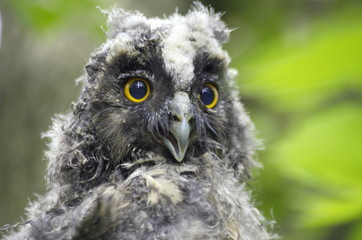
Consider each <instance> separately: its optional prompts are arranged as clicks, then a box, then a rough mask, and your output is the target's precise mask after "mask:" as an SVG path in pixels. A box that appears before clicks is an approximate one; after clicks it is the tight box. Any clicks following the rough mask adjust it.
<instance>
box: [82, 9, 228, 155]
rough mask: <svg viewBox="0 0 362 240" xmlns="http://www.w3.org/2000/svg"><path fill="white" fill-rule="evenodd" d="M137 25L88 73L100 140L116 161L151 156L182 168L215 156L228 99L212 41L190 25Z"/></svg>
mask: <svg viewBox="0 0 362 240" xmlns="http://www.w3.org/2000/svg"><path fill="white" fill-rule="evenodd" d="M138 17H139V18H137V19H131V20H129V21H130V23H128V24H127V25H125V27H124V29H121V30H119V31H117V32H115V33H113V35H112V38H111V39H110V40H109V41H108V42H107V43H106V44H105V45H104V46H103V47H102V48H101V50H100V52H99V53H98V54H97V55H95V56H94V57H93V59H92V61H91V63H90V64H89V65H88V66H87V70H88V75H89V78H88V83H87V84H88V86H89V88H90V89H92V92H93V94H92V95H91V96H87V98H88V99H87V101H88V102H90V103H91V105H90V108H91V109H94V111H93V112H94V115H93V123H94V127H95V128H96V133H97V138H98V139H100V140H101V141H102V142H103V145H104V146H107V148H109V151H110V153H111V155H112V158H113V159H114V158H115V159H119V160H122V159H123V160H124V159H127V158H128V160H132V158H135V157H136V158H140V157H145V154H146V153H150V152H153V153H156V154H158V155H162V156H166V157H167V158H169V159H173V160H176V161H177V162H181V161H183V160H184V159H187V158H190V157H197V156H199V155H200V154H202V153H203V152H205V151H207V150H209V149H210V148H220V146H221V144H220V142H222V141H224V137H225V135H226V132H227V124H226V123H227V120H226V115H227V111H228V108H229V104H228V103H229V102H230V98H229V96H228V91H229V90H228V89H227V88H228V86H227V82H226V81H225V79H226V78H227V73H228V72H227V65H228V56H227V55H226V53H225V52H224V51H223V50H222V49H221V46H220V42H219V40H218V39H217V38H216V37H215V36H214V34H215V33H214V32H213V31H212V29H204V28H202V27H199V26H197V21H196V22H194V21H193V19H191V17H190V18H185V17H182V18H181V17H180V18H179V19H172V20H155V21H150V20H146V19H145V18H144V17H143V16H138ZM176 20H177V21H176ZM122 21H123V22H127V19H123V20H122ZM131 23H132V24H131ZM128 25H130V26H128ZM221 140H222V141H221ZM123 160H122V161H123Z"/></svg>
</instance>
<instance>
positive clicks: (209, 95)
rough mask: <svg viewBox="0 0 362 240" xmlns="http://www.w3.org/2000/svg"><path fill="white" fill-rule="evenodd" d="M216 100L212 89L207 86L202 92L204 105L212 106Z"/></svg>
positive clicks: (201, 97)
mask: <svg viewBox="0 0 362 240" xmlns="http://www.w3.org/2000/svg"><path fill="white" fill-rule="evenodd" d="M214 98H215V94H214V91H213V90H212V89H211V87H208V86H206V87H204V88H203V89H202V90H201V94H200V99H201V102H202V103H203V104H205V105H210V104H211V103H212V102H213V101H214Z"/></svg>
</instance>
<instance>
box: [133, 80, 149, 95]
mask: <svg viewBox="0 0 362 240" xmlns="http://www.w3.org/2000/svg"><path fill="white" fill-rule="evenodd" d="M129 92H130V94H131V96H132V97H134V98H136V99H142V98H144V97H145V96H146V94H147V86H146V84H145V83H144V82H142V81H140V80H137V81H134V82H133V83H132V84H131V86H130V88H129Z"/></svg>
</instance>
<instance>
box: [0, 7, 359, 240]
mask: <svg viewBox="0 0 362 240" xmlns="http://www.w3.org/2000/svg"><path fill="white" fill-rule="evenodd" d="M201 2H203V3H204V4H206V5H209V4H210V5H212V6H213V7H214V8H215V9H216V10H217V11H220V12H225V15H224V16H223V20H224V21H225V22H226V23H227V24H228V26H229V27H230V28H236V30H234V31H233V32H232V34H231V41H230V42H229V43H227V44H226V45H225V48H226V49H227V50H228V51H229V53H230V55H231V57H232V59H233V62H232V67H233V68H236V69H238V71H239V76H238V83H239V86H240V92H241V96H242V101H243V102H244V103H245V105H246V108H247V110H248V112H250V114H251V117H252V119H253V120H254V122H255V123H256V126H257V129H258V130H259V133H258V135H259V138H261V139H264V144H265V150H264V151H262V152H260V153H259V159H260V161H261V162H262V163H263V164H264V169H262V170H261V171H258V172H256V173H255V174H254V175H255V177H256V180H254V181H252V182H251V183H250V187H251V188H253V189H255V190H254V191H253V194H254V199H255V202H256V204H257V205H258V207H259V208H260V209H261V210H262V211H263V213H264V214H265V215H266V216H267V217H268V218H269V219H275V220H276V224H275V231H276V232H277V233H279V234H280V235H281V236H283V238H284V239H287V240H288V239H293V240H298V239H310V240H314V239H318V240H319V239H322V240H335V239H343V240H344V239H346V240H359V239H362V126H361V125H362V1H360V0H354V1H353V0H256V1H250V0H239V1H236V0H235V1H220V0H213V1H212V0H209V1H201ZM190 3H191V1H189V0H187V1H186V0H183V1H181V0H168V1H162V0H154V1H145V0H144V1H141V0H123V1H115V0H103V1H96V0H78V1H74V0H51V1H49V0H48V1H46V0H1V1H0V13H1V18H2V21H1V22H2V34H1V35H2V38H1V47H0V152H1V155H0V226H2V225H4V224H6V223H9V224H14V223H16V222H19V221H20V220H21V217H22V216H24V207H25V206H26V205H27V203H28V202H29V199H30V200H34V199H36V196H35V194H34V193H38V194H42V193H44V192H45V182H44V171H45V165H46V162H45V161H44V160H43V151H44V150H45V143H44V141H43V140H41V138H40V133H41V132H44V131H46V130H47V129H48V127H49V125H50V122H51V121H50V119H51V117H52V116H54V114H55V113H59V112H65V111H67V109H68V108H69V106H70V103H71V101H73V100H75V98H76V96H77V95H78V94H79V91H80V86H75V83H74V79H76V78H77V77H78V76H80V75H81V74H82V73H83V66H84V65H85V63H86V62H87V58H88V57H89V54H90V52H91V51H93V50H94V49H95V48H96V47H97V46H99V45H100V44H101V43H102V42H103V41H104V40H105V36H104V34H103V31H102V28H101V26H102V25H103V26H104V24H105V18H104V16H103V15H102V14H101V13H100V11H99V10H98V9H96V6H100V7H101V8H109V7H111V6H114V5H115V4H118V5H119V6H121V7H123V8H125V9H130V10H132V9H138V10H140V11H141V12H143V13H145V15H146V16H149V17H151V16H162V15H163V14H171V13H172V12H174V10H175V8H176V7H178V9H179V11H180V12H181V13H185V12H186V11H187V9H188V7H189V5H190ZM104 27H105V26H104ZM0 235H1V234H0Z"/></svg>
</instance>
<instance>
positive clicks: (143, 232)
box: [73, 164, 261, 239]
mask: <svg viewBox="0 0 362 240" xmlns="http://www.w3.org/2000/svg"><path fill="white" fill-rule="evenodd" d="M210 166H211V165H209V166H206V165H204V164H202V165H199V166H197V165H189V166H188V165H183V166H180V165H177V166H170V165H162V164H160V165H157V166H154V167H150V168H146V167H141V168H139V169H137V170H136V171H135V172H134V173H132V174H131V175H130V176H129V177H128V178H127V179H126V180H125V181H124V182H122V183H117V184H112V185H109V184H104V185H101V186H99V187H98V189H97V191H96V192H95V195H94V196H93V197H92V198H91V199H92V200H85V201H84V202H85V203H83V205H84V206H83V207H82V209H89V210H88V211H84V215H83V216H82V217H80V218H79V219H80V221H79V223H78V226H77V227H75V231H74V233H75V234H76V235H75V236H78V238H80V239H83V238H84V236H88V235H89V234H90V233H91V232H92V230H91V228H92V223H91V222H89V220H88V219H93V220H92V221H94V222H97V225H96V226H97V229H96V230H94V232H97V233H100V232H104V234H105V235H104V236H106V239H255V238H251V237H248V234H249V233H250V230H248V229H246V228H247V227H248V225H249V226H252V227H254V228H255V229H257V228H261V226H259V225H258V224H259V223H258V221H257V219H255V222H253V221H250V220H248V221H250V222H248V223H246V224H248V225H246V224H245V223H244V222H245V221H246V219H252V218H251V216H252V215H253V212H252V211H250V212H248V207H249V208H250V210H252V207H251V206H250V205H249V203H248V202H249V197H248V195H247V194H245V191H243V186H242V185H240V184H239V183H238V180H237V179H236V178H235V176H234V175H233V173H231V172H229V171H226V170H224V171H222V169H221V166H218V164H213V165H212V166H213V167H212V168H209V167H210ZM216 172H217V173H216ZM95 206H96V207H95ZM94 219H97V220H94ZM87 221H88V222H87ZM99 222H103V226H104V230H103V231H100V230H99V227H100V224H99ZM87 228H89V230H87ZM244 228H245V229H244ZM109 229H116V231H109ZM109 232H112V234H111V235H108V233H109ZM81 236H83V238H82V237H81ZM250 236H252V235H250ZM73 237H74V236H73Z"/></svg>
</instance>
